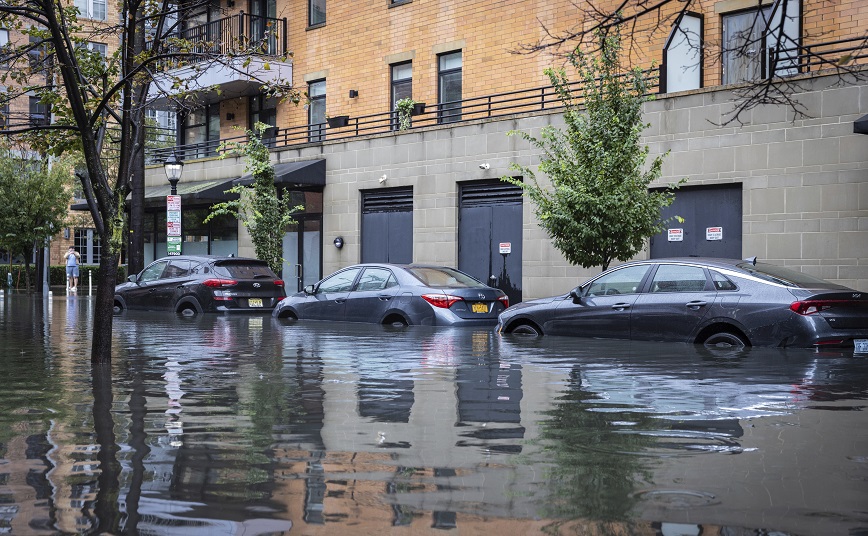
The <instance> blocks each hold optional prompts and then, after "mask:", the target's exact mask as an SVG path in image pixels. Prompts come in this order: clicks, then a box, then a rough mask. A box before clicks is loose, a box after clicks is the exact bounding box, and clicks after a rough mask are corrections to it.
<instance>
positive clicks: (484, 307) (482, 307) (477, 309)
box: [470, 303, 488, 313]
mask: <svg viewBox="0 0 868 536" xmlns="http://www.w3.org/2000/svg"><path fill="white" fill-rule="evenodd" d="M470 310H471V311H473V312H474V313H487V312H488V304H487V303H474V304H471V305H470Z"/></svg>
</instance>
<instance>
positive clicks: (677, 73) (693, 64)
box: [660, 13, 703, 93]
mask: <svg viewBox="0 0 868 536" xmlns="http://www.w3.org/2000/svg"><path fill="white" fill-rule="evenodd" d="M702 32H703V29H702V17H701V16H700V15H698V14H696V13H685V14H683V15H682V16H680V17H678V20H676V21H675V25H674V26H673V27H672V31H671V32H670V34H669V38H668V39H667V40H666V45H665V46H664V47H663V64H662V65H661V67H662V68H663V72H662V73H661V79H660V86H661V87H660V91H661V92H662V93H672V92H675V91H686V90H689V89H699V88H701V87H702V62H703V59H702V58H703V56H702Z"/></svg>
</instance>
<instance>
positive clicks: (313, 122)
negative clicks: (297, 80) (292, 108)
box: [307, 80, 326, 141]
mask: <svg viewBox="0 0 868 536" xmlns="http://www.w3.org/2000/svg"><path fill="white" fill-rule="evenodd" d="M307 94H308V97H309V98H310V104H309V105H308V109H307V124H308V125H309V130H308V141H323V140H324V139H325V122H326V117H325V114H326V82H325V80H318V81H316V82H311V83H310V84H308V86H307Z"/></svg>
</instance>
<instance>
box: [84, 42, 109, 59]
mask: <svg viewBox="0 0 868 536" xmlns="http://www.w3.org/2000/svg"><path fill="white" fill-rule="evenodd" d="M87 49H88V50H90V51H91V52H96V53H97V54H99V55H100V56H102V57H103V58H105V57H106V56H108V45H106V44H105V43H93V42H88V43H87Z"/></svg>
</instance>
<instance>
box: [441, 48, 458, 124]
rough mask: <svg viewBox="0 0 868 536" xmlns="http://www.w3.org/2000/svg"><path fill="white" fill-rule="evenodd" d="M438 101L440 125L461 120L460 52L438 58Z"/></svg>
mask: <svg viewBox="0 0 868 536" xmlns="http://www.w3.org/2000/svg"><path fill="white" fill-rule="evenodd" d="M437 59H438V69H439V70H438V73H439V74H438V92H439V93H438V97H439V98H438V101H439V102H440V109H439V112H438V120H439V122H440V123H452V122H454V121H460V120H461V103H460V102H458V101H460V100H461V70H462V64H463V63H462V59H461V51H460V50H459V51H458V52H450V53H448V54H442V55H441V56H439V57H438V58H437Z"/></svg>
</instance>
